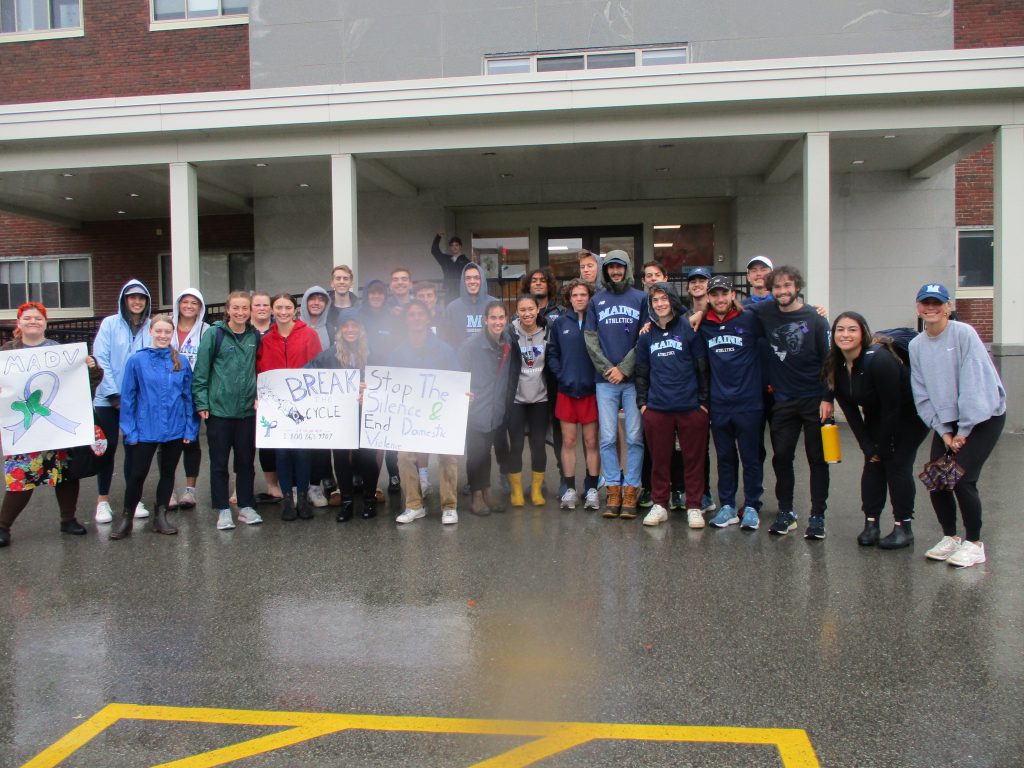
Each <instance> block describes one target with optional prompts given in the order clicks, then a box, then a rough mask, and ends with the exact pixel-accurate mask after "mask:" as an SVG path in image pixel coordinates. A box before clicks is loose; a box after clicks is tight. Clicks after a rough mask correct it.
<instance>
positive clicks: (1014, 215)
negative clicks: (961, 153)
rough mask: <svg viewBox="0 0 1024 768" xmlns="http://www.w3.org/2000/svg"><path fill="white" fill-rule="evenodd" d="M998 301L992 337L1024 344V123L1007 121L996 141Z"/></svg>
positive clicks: (996, 289) (998, 340)
mask: <svg viewBox="0 0 1024 768" xmlns="http://www.w3.org/2000/svg"><path fill="white" fill-rule="evenodd" d="M994 182H995V186H994V189H993V192H994V195H993V198H994V199H993V201H992V202H993V205H994V209H995V211H994V212H995V274H994V276H993V277H994V279H993V282H994V285H995V301H994V302H993V306H992V341H993V343H995V344H997V345H1002V346H1005V345H1010V344H1012V345H1021V344H1024V301H1022V300H1021V295H1020V290H1021V286H1024V216H1022V215H1021V213H1022V211H1024V125H1004V126H1001V127H1000V128H999V131H998V132H997V134H996V141H995V179H994Z"/></svg>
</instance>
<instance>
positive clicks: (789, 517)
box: [768, 512, 796, 536]
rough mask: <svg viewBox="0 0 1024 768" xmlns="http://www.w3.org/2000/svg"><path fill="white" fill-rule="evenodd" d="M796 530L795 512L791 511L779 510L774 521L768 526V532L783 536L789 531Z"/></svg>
mask: <svg viewBox="0 0 1024 768" xmlns="http://www.w3.org/2000/svg"><path fill="white" fill-rule="evenodd" d="M793 530H796V514H794V513H793V512H779V514H778V515H776V517H775V522H774V523H772V524H771V527H770V528H768V533H773V534H775V535H776V536H785V535H786V534H787V533H789V532H790V531H793Z"/></svg>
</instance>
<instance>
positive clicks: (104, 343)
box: [92, 278, 153, 408]
mask: <svg viewBox="0 0 1024 768" xmlns="http://www.w3.org/2000/svg"><path fill="white" fill-rule="evenodd" d="M129 288H141V289H142V290H143V291H145V293H146V308H145V309H144V310H143V311H142V325H141V326H140V327H138V328H136V329H135V332H134V333H132V326H131V323H130V321H129V319H128V318H130V317H131V313H129V312H128V307H127V306H126V305H125V300H124V294H125V291H127V290H128V289H129ZM152 308H153V301H152V299H151V298H150V295H149V290H148V289H147V288H146V286H144V285H143V284H142V283H141V282H140V281H139V280H136V279H134V278H132V279H131V280H129V281H128V282H127V283H125V284H124V286H123V287H122V288H121V293H120V294H118V297H117V314H115V315H110V316H109V317H105V318H103V322H102V323H100V329H99V331H97V332H96V340H95V341H93V344H92V355H93V357H95V358H96V362H97V363H99V366H100V368H102V369H103V381H101V382H100V385H99V387H97V388H96V397H94V398H93V401H92V404H93V405H94V406H96V407H97V408H100V407H106V406H111V405H113V404H114V403H113V402H112V401H111V399H110V398H111V397H114V398H115V399H116V398H118V397H120V395H121V379H123V378H124V370H125V365H126V364H127V362H128V358H129V357H131V356H132V355H133V354H134V353H135V352H138V351H139V350H140V349H144V348H146V347H151V346H153V342H152V340H151V339H150V337H149V316H150V313H151V312H152Z"/></svg>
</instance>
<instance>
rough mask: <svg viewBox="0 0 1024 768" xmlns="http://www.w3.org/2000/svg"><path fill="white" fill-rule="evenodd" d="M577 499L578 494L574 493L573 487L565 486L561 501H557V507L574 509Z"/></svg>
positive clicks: (578, 497) (578, 498)
mask: <svg viewBox="0 0 1024 768" xmlns="http://www.w3.org/2000/svg"><path fill="white" fill-rule="evenodd" d="M579 500H580V495H579V494H578V493H576V489H575V488H566V489H565V493H563V494H562V499H561V501H559V502H558V507H559V509H576V503H577V502H578V501H579Z"/></svg>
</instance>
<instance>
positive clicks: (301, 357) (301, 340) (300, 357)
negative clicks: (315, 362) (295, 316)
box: [256, 320, 322, 373]
mask: <svg viewBox="0 0 1024 768" xmlns="http://www.w3.org/2000/svg"><path fill="white" fill-rule="evenodd" d="M321 351H322V350H321V349H320V337H319V336H318V335H317V332H316V331H314V330H313V329H312V328H310V327H309V326H308V325H306V324H305V323H304V322H302V321H301V320H296V321H295V325H294V326H292V332H291V333H289V334H288V336H287V337H285V336H282V335H281V334H280V333H279V332H278V330H277V326H276V325H272V326H270V330H269V331H268V332H267V334H266V335H265V336H264V337H263V341H262V342H261V343H260V347H259V349H257V350H256V373H263V372H264V371H274V370H277V369H278V368H301V367H302V366H304V365H305V364H306V363H308V362H309V361H310V360H312V359H313V358H314V357H316V356H317V355H319V354H320V352H321Z"/></svg>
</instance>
